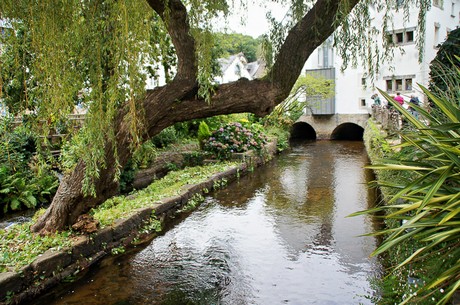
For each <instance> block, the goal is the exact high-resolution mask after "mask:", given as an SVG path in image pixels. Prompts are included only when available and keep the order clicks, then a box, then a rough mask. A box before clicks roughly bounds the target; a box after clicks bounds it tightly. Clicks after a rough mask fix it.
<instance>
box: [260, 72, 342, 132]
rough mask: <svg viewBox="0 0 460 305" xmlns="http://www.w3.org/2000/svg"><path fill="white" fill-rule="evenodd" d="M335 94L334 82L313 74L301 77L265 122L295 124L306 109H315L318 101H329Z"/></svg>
mask: <svg viewBox="0 0 460 305" xmlns="http://www.w3.org/2000/svg"><path fill="white" fill-rule="evenodd" d="M334 93H335V88H334V81H333V80H329V79H325V78H324V77H322V76H316V75H312V74H307V75H301V76H300V77H299V78H298V79H297V81H296V83H295V85H294V87H292V90H291V92H290V94H289V96H288V97H287V98H286V99H285V100H284V101H283V102H282V103H281V104H279V105H277V106H276V107H275V109H274V110H273V111H272V113H270V114H269V115H268V116H267V117H266V118H265V119H264V120H265V121H268V122H269V124H271V125H277V124H279V123H280V122H279V121H280V120H283V119H289V120H291V121H292V122H295V121H297V119H298V118H299V117H300V116H301V115H302V114H303V111H304V109H305V108H308V107H314V106H315V103H316V101H318V100H321V99H327V98H329V97H331V96H333V95H334ZM281 118H283V119H281ZM283 125H284V124H283Z"/></svg>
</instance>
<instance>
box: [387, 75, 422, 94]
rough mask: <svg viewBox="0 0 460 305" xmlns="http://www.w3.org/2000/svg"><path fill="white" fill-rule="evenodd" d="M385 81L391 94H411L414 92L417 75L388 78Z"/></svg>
mask: <svg viewBox="0 0 460 305" xmlns="http://www.w3.org/2000/svg"><path fill="white" fill-rule="evenodd" d="M383 79H384V81H385V87H386V92H387V93H389V94H394V93H396V92H402V93H409V92H413V90H414V87H413V86H414V80H415V75H394V76H386V77H384V78H383ZM390 87H391V88H390Z"/></svg>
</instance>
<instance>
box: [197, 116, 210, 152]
mask: <svg viewBox="0 0 460 305" xmlns="http://www.w3.org/2000/svg"><path fill="white" fill-rule="evenodd" d="M210 136H211V131H210V130H209V126H208V124H206V122H205V121H201V122H200V125H199V126H198V136H197V138H198V143H199V144H200V148H201V149H203V146H204V142H205V141H206V140H207V139H209V137H210Z"/></svg>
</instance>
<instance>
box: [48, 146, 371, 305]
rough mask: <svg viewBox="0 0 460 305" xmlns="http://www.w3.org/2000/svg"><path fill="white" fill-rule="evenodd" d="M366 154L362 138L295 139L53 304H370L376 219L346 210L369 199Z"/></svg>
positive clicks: (103, 267)
mask: <svg viewBox="0 0 460 305" xmlns="http://www.w3.org/2000/svg"><path fill="white" fill-rule="evenodd" d="M366 162H367V159H366V158H365V152H364V148H363V146H362V143H359V142H313V143H307V144H304V145H301V146H297V147H295V148H294V149H293V150H292V152H291V153H289V154H286V155H283V156H281V157H280V158H278V159H277V160H275V161H274V162H273V163H272V164H270V166H266V167H265V168H263V169H260V170H257V172H256V173H254V174H252V175H250V176H247V177H243V178H241V179H240V181H239V182H238V183H235V184H233V185H231V186H230V187H229V188H227V189H225V190H222V191H219V192H217V193H215V194H214V195H213V196H212V197H209V198H207V199H206V202H205V204H204V205H202V206H201V207H200V208H199V209H198V210H197V211H195V212H194V213H192V214H191V215H190V216H189V217H188V218H187V219H185V220H184V221H182V222H181V223H179V224H177V225H176V226H175V227H174V228H172V229H171V230H170V231H168V232H167V233H166V234H165V235H164V236H162V237H159V238H156V239H155V240H153V241H152V243H151V244H150V245H148V246H147V247H146V248H144V249H142V250H141V251H139V252H137V253H134V254H132V255H130V256H127V257H126V256H125V257H123V258H121V259H118V258H117V259H113V260H112V261H108V262H105V264H104V265H103V266H102V268H100V270H99V271H98V272H95V273H94V274H93V275H92V277H88V278H86V279H85V281H83V282H82V283H80V284H78V285H75V286H73V287H72V288H71V292H70V293H68V294H66V295H65V296H63V297H62V298H61V299H60V300H57V301H54V303H53V304H81V303H84V304H232V305H233V304H359V303H362V304H370V301H369V300H368V299H366V298H365V297H364V296H365V295H369V294H372V289H371V287H370V284H369V277H370V276H371V275H372V274H373V273H375V272H376V271H377V270H378V265H377V263H376V262H375V261H372V260H370V259H369V258H368V256H369V254H370V252H371V251H372V249H373V248H374V247H375V240H374V239H373V238H371V237H357V236H359V235H361V234H363V233H365V232H369V231H370V230H371V226H372V225H373V223H372V221H371V220H370V219H369V218H366V217H354V218H346V217H345V216H347V215H348V214H350V213H352V212H354V211H356V210H361V209H363V208H366V207H367V206H368V204H369V203H371V204H372V202H373V201H374V200H375V198H374V196H373V193H372V192H368V191H367V188H366V186H365V183H366V180H367V179H368V178H369V177H368V176H367V174H366V173H365V171H364V170H363V169H362V167H363V166H364V165H365V163H366ZM47 301H49V299H48V300H47ZM49 303H51V302H49Z"/></svg>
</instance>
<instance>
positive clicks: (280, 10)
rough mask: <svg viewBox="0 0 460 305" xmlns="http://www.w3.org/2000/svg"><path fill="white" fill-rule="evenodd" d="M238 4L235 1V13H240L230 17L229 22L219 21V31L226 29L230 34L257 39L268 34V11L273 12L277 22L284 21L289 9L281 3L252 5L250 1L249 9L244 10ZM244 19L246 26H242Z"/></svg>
mask: <svg viewBox="0 0 460 305" xmlns="http://www.w3.org/2000/svg"><path fill="white" fill-rule="evenodd" d="M236 2H238V1H235V5H236V7H235V8H234V9H233V11H235V12H239V13H238V14H236V15H234V16H230V17H229V18H228V20H227V22H225V21H223V20H219V21H218V23H219V25H218V26H217V28H218V29H220V30H225V29H226V30H227V31H228V32H230V33H231V32H236V33H242V34H246V35H250V36H253V37H254V38H257V37H258V36H260V35H262V34H265V33H267V32H268V29H269V25H268V22H267V20H266V13H267V11H269V10H271V12H272V15H273V16H274V17H275V18H276V19H277V20H282V19H283V17H284V16H285V15H286V12H287V8H285V7H283V6H282V5H281V4H279V3H270V4H262V3H263V1H258V2H260V3H252V1H248V2H250V3H248V8H247V9H242V8H241V7H238V6H239V4H238V3H236ZM264 6H267V7H264ZM242 18H243V19H245V24H241V19H242Z"/></svg>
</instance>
